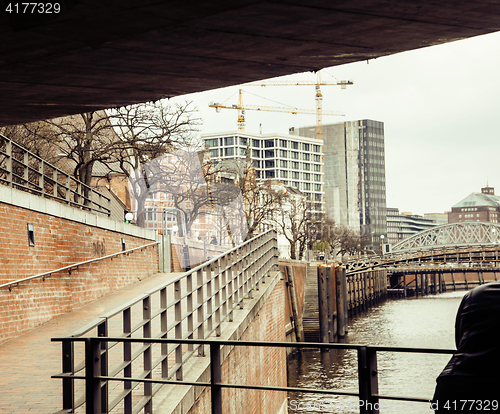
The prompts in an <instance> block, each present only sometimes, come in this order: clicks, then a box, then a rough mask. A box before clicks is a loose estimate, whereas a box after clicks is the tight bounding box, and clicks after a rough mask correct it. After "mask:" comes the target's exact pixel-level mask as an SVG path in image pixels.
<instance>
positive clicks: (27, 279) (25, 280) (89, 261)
mask: <svg viewBox="0 0 500 414" xmlns="http://www.w3.org/2000/svg"><path fill="white" fill-rule="evenodd" d="M158 243H159V242H153V243H149V244H145V245H143V246H139V247H134V248H133V249H128V250H123V251H121V252H118V253H113V254H108V255H107V256H101V257H97V258H95V259H90V260H85V261H83V262H78V263H74V264H70V265H68V266H64V267H60V268H59V269H55V270H49V271H48V272H44V273H39V274H37V275H34V276H29V277H25V278H23V279H18V280H13V281H12V282H7V283H4V284H1V285H0V289H1V288H4V287H8V288H9V291H12V286H14V285H18V287H19V283H21V282H27V281H29V280H33V279H38V278H40V277H41V278H43V280H44V281H45V278H46V277H47V276H48V277H51V276H52V274H53V273H59V272H64V271H65V270H68V271H69V273H70V274H71V270H72V269H78V267H80V266H83V265H87V264H90V263H94V262H98V261H100V260H105V259H112V258H113V257H116V256H120V255H122V254H125V255H128V254H130V253H133V252H134V251H136V250H139V249H145V248H146V247H149V246H153V245H156V244H158Z"/></svg>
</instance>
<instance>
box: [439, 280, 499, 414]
mask: <svg viewBox="0 0 500 414" xmlns="http://www.w3.org/2000/svg"><path fill="white" fill-rule="evenodd" d="M455 343H456V346H457V350H456V352H455V353H454V354H453V356H452V358H451V359H450V362H448V364H447V365H446V367H445V368H444V370H443V371H442V372H441V374H440V375H439V376H438V378H437V380H436V381H437V385H436V390H435V393H434V398H433V406H432V408H433V409H434V410H435V411H436V412H437V413H439V414H441V413H448V414H450V413H463V412H469V413H473V412H481V413H485V412H492V411H493V412H496V411H500V410H499V405H500V283H496V282H494V283H488V284H485V285H482V286H478V287H476V288H474V289H472V290H471V291H469V292H467V293H466V294H465V296H464V297H463V299H462V302H461V304H460V307H459V309H458V312H457V318H456V321H455Z"/></svg>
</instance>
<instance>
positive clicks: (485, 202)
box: [453, 186, 500, 208]
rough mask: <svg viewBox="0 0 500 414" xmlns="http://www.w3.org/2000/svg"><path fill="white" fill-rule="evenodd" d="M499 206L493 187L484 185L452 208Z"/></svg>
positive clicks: (498, 199)
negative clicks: (479, 190) (477, 191)
mask: <svg viewBox="0 0 500 414" xmlns="http://www.w3.org/2000/svg"><path fill="white" fill-rule="evenodd" d="M480 206H490V207H500V196H496V195H495V191H494V188H493V187H488V186H487V187H484V188H482V189H481V192H480V193H471V194H469V195H468V196H467V197H465V198H464V199H463V200H462V201H460V202H458V203H457V204H455V205H454V206H453V208H461V207H480Z"/></svg>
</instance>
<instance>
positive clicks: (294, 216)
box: [271, 188, 309, 259]
mask: <svg viewBox="0 0 500 414" xmlns="http://www.w3.org/2000/svg"><path fill="white" fill-rule="evenodd" d="M283 191H284V192H285V194H284V195H283V196H281V197H278V199H277V200H276V203H277V206H278V208H277V209H276V210H275V211H274V214H273V217H272V219H271V221H272V222H273V223H274V224H275V226H276V228H277V230H278V232H279V233H280V234H282V235H283V236H284V237H285V238H286V239H287V241H288V242H289V243H290V258H291V259H296V258H297V252H298V256H299V257H298V258H299V259H302V256H303V253H304V248H305V244H304V242H303V241H304V240H305V239H306V235H307V223H308V222H309V209H308V202H307V199H306V197H305V196H304V195H303V194H296V193H291V192H290V190H287V189H286V188H283Z"/></svg>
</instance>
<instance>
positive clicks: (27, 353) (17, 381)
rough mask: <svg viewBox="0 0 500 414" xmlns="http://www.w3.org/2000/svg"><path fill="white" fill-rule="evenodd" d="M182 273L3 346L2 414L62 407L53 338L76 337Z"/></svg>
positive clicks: (159, 277) (155, 279)
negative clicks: (109, 314) (107, 315)
mask: <svg viewBox="0 0 500 414" xmlns="http://www.w3.org/2000/svg"><path fill="white" fill-rule="evenodd" d="M181 274H182V273H158V274H156V275H153V276H149V277H147V278H145V279H143V280H141V281H140V282H137V283H135V284H133V285H131V286H129V287H126V288H123V289H121V290H119V291H117V292H114V293H112V294H110V295H108V296H106V297H104V298H102V299H99V300H97V301H95V302H93V303H90V304H88V305H85V306H83V307H81V308H80V309H77V310H74V311H71V312H69V313H67V314H64V315H62V316H59V317H57V318H55V319H53V320H52V321H49V322H47V323H45V324H44V325H42V326H39V327H37V328H35V329H33V330H32V331H30V332H27V333H25V334H23V335H21V336H19V337H18V338H15V339H11V340H9V341H6V342H4V343H2V344H0V414H10V413H16V414H42V413H43V414H50V413H55V412H57V411H59V410H61V408H62V384H61V380H60V379H52V378H51V375H56V374H59V373H60V372H61V360H62V359H61V344H60V343H59V342H51V338H55V337H63V336H67V335H70V334H72V333H73V332H75V331H76V330H77V329H79V328H81V327H83V326H85V325H86V324H88V323H90V322H92V321H93V320H94V319H96V318H97V317H99V316H101V315H103V314H105V313H107V312H109V311H111V310H113V309H115V308H118V307H120V306H121V305H123V304H125V303H126V302H129V301H131V300H133V299H134V298H136V297H138V296H140V295H141V294H143V293H146V292H148V291H150V290H151V289H154V288H155V286H159V285H162V284H164V283H166V282H168V281H169V280H172V279H174V278H176V277H177V276H179V275H181Z"/></svg>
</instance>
